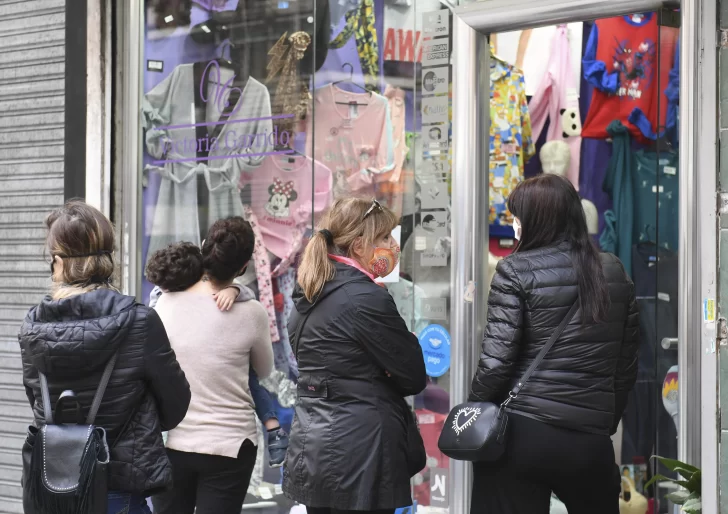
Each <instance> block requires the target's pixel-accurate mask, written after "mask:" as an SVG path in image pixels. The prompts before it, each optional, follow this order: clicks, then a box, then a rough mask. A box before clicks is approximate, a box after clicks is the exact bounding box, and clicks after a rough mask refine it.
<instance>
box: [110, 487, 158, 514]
mask: <svg viewBox="0 0 728 514" xmlns="http://www.w3.org/2000/svg"><path fill="white" fill-rule="evenodd" d="M107 512H108V514H152V511H151V510H149V506H148V505H147V500H146V499H145V498H144V497H143V496H139V495H136V494H131V493H115V492H113V491H109V502H108V504H107Z"/></svg>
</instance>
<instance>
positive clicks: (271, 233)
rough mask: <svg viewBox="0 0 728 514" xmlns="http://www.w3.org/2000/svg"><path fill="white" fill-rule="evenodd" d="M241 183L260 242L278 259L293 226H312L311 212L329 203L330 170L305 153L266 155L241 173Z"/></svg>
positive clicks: (285, 251)
mask: <svg viewBox="0 0 728 514" xmlns="http://www.w3.org/2000/svg"><path fill="white" fill-rule="evenodd" d="M244 186H250V198H251V201H250V207H251V209H252V211H253V213H254V214H255V216H256V218H257V222H258V227H259V229H260V234H261V237H262V242H263V245H264V246H265V248H266V249H267V250H268V251H269V252H271V253H272V254H273V255H275V256H276V257H279V258H281V259H283V258H284V257H285V256H287V255H288V253H289V252H290V247H291V240H292V236H293V233H294V232H295V231H296V230H297V228H298V227H300V226H303V227H305V226H307V225H312V221H313V220H312V214H319V213H321V212H323V211H325V210H326V209H327V208H328V206H329V204H330V203H331V186H332V177H331V170H330V169H329V168H327V167H326V166H324V165H323V164H321V163H320V162H319V161H314V160H312V159H311V158H310V157H306V156H300V155H299V156H282V155H271V156H268V157H266V159H265V160H264V161H263V163H262V164H261V165H260V167H259V168H257V169H256V170H255V171H251V172H247V173H243V174H242V175H241V177H240V187H241V188H242V187H244Z"/></svg>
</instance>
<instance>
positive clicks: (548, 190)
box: [470, 175, 639, 514]
mask: <svg viewBox="0 0 728 514" xmlns="http://www.w3.org/2000/svg"><path fill="white" fill-rule="evenodd" d="M508 207H509V210H510V211H511V213H512V214H513V216H514V218H515V221H514V229H515V232H516V238H517V239H519V243H518V247H517V248H516V250H515V252H514V253H513V255H510V256H509V257H506V258H505V259H503V261H501V262H500V263H499V264H498V267H497V270H496V275H495V277H494V278H493V282H492V285H491V291H490V297H489V298H488V324H487V327H486V330H485V337H484V340H483V353H482V355H481V357H480V362H479V363H478V370H477V371H476V374H475V377H474V378H473V384H472V391H471V395H470V396H471V400H473V401H489V402H500V401H503V400H504V399H505V398H506V397H507V396H508V391H509V390H510V389H511V388H512V387H513V386H515V385H516V383H517V381H518V379H519V378H520V377H521V376H522V375H523V373H524V372H525V371H526V369H527V368H528V366H529V365H530V364H531V362H533V359H534V358H535V357H536V355H537V354H538V352H539V350H540V349H541V348H542V346H543V345H544V344H545V343H546V341H547V340H548V339H549V336H550V335H551V334H552V333H553V331H554V330H555V329H556V327H558V325H559V324H560V323H561V321H562V320H563V318H564V317H565V316H566V313H567V312H568V311H569V309H570V307H571V306H572V304H573V303H574V302H575V301H577V302H579V309H578V311H577V312H576V315H575V316H574V318H573V319H572V320H571V322H570V323H569V324H568V325H567V327H566V329H565V330H564V332H563V333H562V335H561V337H559V339H558V340H557V341H556V343H555V344H554V346H553V347H552V348H551V350H550V351H549V352H548V353H547V354H546V356H545V358H544V360H543V361H542V362H541V364H540V365H539V366H538V368H537V369H536V371H535V373H534V374H533V375H532V377H531V379H530V380H529V381H528V382H527V383H526V384H525V386H524V387H523V389H522V390H521V392H520V394H519V395H518V397H517V398H515V399H514V400H513V401H512V402H511V403H510V405H509V412H510V416H509V427H508V428H509V434H508V442H507V448H506V451H505V454H504V456H503V457H502V458H501V459H500V460H499V461H497V462H496V463H476V464H475V465H474V482H475V483H474V487H473V497H472V503H471V512H472V513H480V512H483V513H488V514H511V513H515V514H534V513H540V512H544V513H546V512H548V508H549V500H550V496H551V493H552V491H553V492H554V493H555V494H556V495H557V496H558V497H559V499H560V500H561V501H563V502H564V503H565V504H566V507H567V508H568V510H569V512H573V513H577V514H578V513H582V512H589V513H590V514H600V513H604V514H617V513H618V512H619V506H618V496H619V489H620V478H619V475H618V472H617V471H616V468H615V459H614V449H613V446H612V442H611V440H610V435H611V434H613V433H614V432H615V431H616V428H617V425H618V423H619V420H620V418H621V416H622V413H623V411H624V408H625V405H626V402H627V394H628V393H629V391H630V389H632V386H633V385H634V382H635V378H636V375H637V347H638V332H639V315H638V312H637V304H636V302H635V294H634V286H633V284H632V282H631V281H630V279H629V277H628V276H627V275H626V273H625V271H624V268H623V267H622V263H621V262H620V261H619V259H617V258H616V257H615V256H614V255H611V254H605V253H602V254H599V253H598V251H597V249H596V247H595V246H594V244H593V243H592V241H591V239H590V236H589V234H588V231H587V227H586V220H585V218H584V212H583V210H582V206H581V201H580V199H579V195H578V194H577V192H576V191H575V190H574V187H573V186H572V185H571V184H570V183H569V182H568V181H567V180H566V179H564V178H562V177H559V176H556V175H540V176H538V177H535V178H533V179H530V180H526V181H524V182H522V183H521V184H519V185H518V187H516V188H515V190H514V191H513V193H511V196H510V198H509V199H508Z"/></svg>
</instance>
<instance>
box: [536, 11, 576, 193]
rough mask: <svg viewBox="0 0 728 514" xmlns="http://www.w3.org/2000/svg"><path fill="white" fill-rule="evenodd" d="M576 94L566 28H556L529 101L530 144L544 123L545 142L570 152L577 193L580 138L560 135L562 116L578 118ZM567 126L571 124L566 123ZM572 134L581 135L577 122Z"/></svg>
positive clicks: (569, 173) (570, 166)
mask: <svg viewBox="0 0 728 514" xmlns="http://www.w3.org/2000/svg"><path fill="white" fill-rule="evenodd" d="M578 92H579V90H578V89H577V85H576V82H575V80H574V73H573V68H572V67H571V47H570V46H569V33H568V27H567V26H566V25H559V26H558V28H557V30H556V32H555V33H554V38H553V41H552V43H551V56H550V59H549V65H548V69H547V71H546V74H545V75H544V77H543V80H542V81H541V84H539V87H538V90H537V91H536V93H535V94H534V95H533V98H531V101H530V102H529V104H528V108H529V110H530V112H531V127H532V129H533V140H534V141H537V140H538V138H539V136H540V135H541V132H542V131H543V128H544V126H545V125H546V120H547V119H548V120H549V130H548V134H547V137H546V141H564V142H565V143H566V144H567V145H569V149H570V150H571V162H570V164H569V170H568V175H567V177H566V178H568V179H569V180H570V181H571V183H572V184H573V185H574V187H575V188H576V189H577V190H578V189H579V164H580V163H581V136H580V135H573V136H569V135H567V134H566V133H565V132H564V129H563V124H562V112H564V111H566V112H565V113H564V114H565V115H566V116H570V115H572V114H575V119H578V118H579V96H578ZM569 124H570V125H571V123H569ZM573 130H574V132H575V133H578V134H581V120H580V119H579V121H578V123H574V125H573Z"/></svg>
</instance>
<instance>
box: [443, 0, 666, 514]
mask: <svg viewBox="0 0 728 514" xmlns="http://www.w3.org/2000/svg"><path fill="white" fill-rule="evenodd" d="M585 9H586V8H585ZM653 9H654V8H653ZM590 18H591V17H590ZM540 19H541V18H539V20H540ZM572 20H573V21H572ZM679 20H680V17H679V13H678V12H677V11H670V10H662V9H661V10H657V11H656V10H647V11H644V12H636V13H617V14H616V15H615V14H614V13H604V16H602V17H600V18H598V19H593V18H591V19H584V18H579V12H578V11H577V12H575V16H574V17H573V18H572V19H571V20H568V23H563V24H558V25H552V26H536V25H538V24H539V23H540V21H539V22H534V23H533V25H532V26H530V27H529V26H528V24H524V26H525V27H526V28H522V29H521V30H509V31H503V32H497V31H492V30H488V31H482V32H489V34H488V36H487V41H488V42H487V46H485V48H486V50H485V51H487V52H488V54H489V55H488V56H485V55H482V56H480V57H479V59H480V61H481V62H482V61H483V60H485V59H486V58H487V59H488V68H487V69H486V70H485V71H486V74H487V76H488V77H489V85H488V87H489V90H490V105H489V111H490V114H489V125H488V131H487V136H485V137H483V138H482V139H483V140H486V137H487V141H488V142H489V148H488V155H487V161H485V162H486V163H487V164H486V166H484V167H483V168H485V169H488V171H489V176H488V185H487V190H488V195H487V196H488V198H487V199H486V198H483V199H482V201H483V202H486V201H487V206H488V210H487V214H486V216H487V223H488V230H487V233H488V238H487V239H488V241H487V247H486V248H484V252H485V253H484V254H483V255H480V256H478V257H474V259H475V260H478V261H479V262H481V263H482V264H483V265H484V266H485V265H487V270H488V273H487V277H486V281H487V285H489V283H490V280H489V278H490V277H492V274H493V272H494V269H495V265H496V264H497V262H498V261H499V260H500V259H502V258H504V257H505V256H507V255H509V254H510V253H511V252H512V250H513V248H514V247H515V243H516V241H515V240H514V234H513V230H512V228H511V224H512V221H513V220H512V215H511V213H510V212H509V210H508V206H507V200H508V196H509V194H510V192H511V191H512V190H513V188H514V187H515V186H516V185H517V184H518V183H519V182H520V181H522V180H524V179H526V178H529V177H532V176H536V175H538V174H540V173H555V174H560V175H563V176H565V177H566V178H568V179H569V180H570V181H571V182H572V183H573V184H574V186H575V187H576V188H577V189H578V191H579V194H580V196H581V198H582V205H583V208H584V213H585V217H586V220H587V225H588V227H589V230H590V233H591V234H592V236H593V238H594V242H595V243H596V244H597V245H599V247H600V248H601V249H602V250H603V251H608V252H611V253H615V254H616V255H617V256H618V257H619V258H620V259H621V260H622V262H623V263H624V265H625V268H626V270H627V272H628V274H629V275H630V277H631V278H632V280H633V281H634V283H635V287H636V295H637V301H638V303H639V306H640V309H641V322H640V338H639V353H638V355H639V356H638V361H637V381H636V384H635V387H634V389H633V391H632V392H631V394H630V398H629V402H628V406H627V408H626V410H625V412H624V415H623V418H622V422H621V424H620V428H619V430H618V432H617V434H615V435H614V437H613V443H614V448H615V461H616V463H617V464H619V466H620V472H621V473H622V475H623V477H624V480H623V483H624V485H625V487H624V491H623V497H624V498H625V500H627V501H629V500H630V498H632V497H634V498H638V497H639V496H644V497H646V498H647V501H648V502H649V503H650V504H652V506H653V507H652V509H653V512H656V513H667V512H672V509H673V506H672V504H671V503H670V502H669V501H667V499H666V498H665V496H666V494H667V493H669V492H671V490H670V489H669V488H667V487H665V486H663V485H658V486H651V487H645V483H646V482H647V481H648V480H649V478H650V477H651V476H652V475H653V474H654V473H657V472H659V473H662V474H667V470H666V469H663V468H662V467H661V466H657V465H656V463H655V461H654V460H653V459H651V457H652V456H653V455H661V456H664V457H670V458H676V457H677V431H676V430H677V420H678V414H679V413H678V411H679V408H678V399H677V391H678V390H677V387H678V384H677V351H676V349H677V339H676V338H677V334H678V332H677V323H678V322H677V300H678V276H677V273H678V256H677V255H678V254H677V252H678V242H679V234H678V200H679V196H678V195H679V191H678V177H679V173H680V171H679V165H678V161H679V141H678V132H679V123H678V119H677V118H678V106H679V79H680V77H679V57H678V56H679V39H680V38H679ZM458 45H459V43H458V42H456V43H455V46H454V52H455V56H454V61H455V62H456V63H457V65H456V67H455V70H454V71H453V76H454V77H455V81H457V80H458V79H460V80H463V79H462V78H461V77H462V76H463V74H465V73H466V69H467V68H468V66H469V63H470V62H471V60H470V59H467V58H463V59H462V60H461V59H460V57H459V55H458V54H457V52H458V51H459V50H461V46H458ZM488 47H489V48H488ZM461 62H462V63H463V65H462V68H461V67H460V66H461V64H460V63H461ZM455 89H456V90H457V86H455ZM475 103H476V102H474V105H475ZM455 112H456V113H457V114H462V111H460V110H457V109H456V110H455ZM553 113H557V114H556V116H554V114H553ZM467 126H468V125H467V123H463V122H462V121H459V120H457V119H454V120H453V127H454V129H453V132H454V134H453V139H457V138H458V137H467V135H463V131H464V130H465V128H466V127H467ZM454 146H455V147H456V148H458V147H457V145H456V144H455V145H454ZM459 158H460V155H459V154H457V155H456V156H455V161H456V162H462V161H460V160H459ZM478 162H482V161H478ZM483 168H480V169H483ZM457 169H458V171H461V172H466V171H465V170H461V168H460V166H459V165H458V166H457ZM461 193H462V192H461V191H458V190H455V188H454V190H453V193H452V194H453V197H454V198H458V199H459V198H460V196H459V194H461ZM453 213H458V214H460V213H461V211H459V210H458V209H457V208H456V206H455V204H453ZM453 218H454V219H453V226H454V227H455V226H457V225H458V222H459V221H460V220H458V219H457V218H456V217H455V214H454V215H453ZM459 244H460V241H458V240H455V239H454V240H453V246H455V247H457V246H458V245H459ZM456 275H457V273H453V276H454V277H455V276H456ZM454 280H455V279H454ZM454 283H455V282H454ZM456 292H457V291H455V290H454V291H453V294H455V293H456ZM461 299H462V298H458V300H461ZM453 302H455V300H453ZM473 316H474V317H476V318H479V319H480V322H481V323H484V320H485V306H483V308H482V309H479V310H478V312H476V313H474V314H473ZM473 323H475V324H477V323H478V320H477V319H476V320H475V321H473ZM453 330H454V331H457V328H453ZM473 344H474V345H476V346H479V344H480V341H479V340H478V341H474V342H473ZM460 351H461V352H462V351H464V350H462V348H461V350H460ZM478 353H479V348H478V349H476V350H475V351H474V352H473V351H472V350H470V352H469V353H468V352H467V351H465V354H466V355H468V359H469V360H472V359H473V358H474V359H475V361H474V362H459V361H458V363H457V364H456V363H454V364H453V368H455V367H456V366H457V365H459V366H461V367H462V368H465V369H467V368H468V367H471V369H472V367H474V366H475V363H476V362H477V355H478ZM457 359H461V357H459V356H458V355H455V354H453V361H456V360H457ZM462 375H463V376H460V375H459V378H460V379H462V380H463V381H468V379H469V377H467V376H465V375H468V374H467V373H464V374H462ZM470 376H472V375H470ZM468 387H469V382H468V383H467V384H466V383H463V384H460V383H458V384H452V388H453V389H454V390H459V391H461V393H462V391H463V390H467V388H468ZM451 397H452V396H451ZM460 398H462V396H460ZM458 401H461V399H458ZM459 465H460V464H459V463H454V464H453V465H452V466H451V469H450V472H451V474H454V475H456V477H457V479H460V480H470V476H469V474H468V472H467V471H462V472H459V471H458V470H459V469H460V468H459ZM450 486H451V487H452V488H453V490H457V491H458V492H466V491H469V490H468V488H467V486H463V485H462V484H458V483H453V484H450ZM451 496H452V495H451ZM468 505H469V504H468V502H467V501H466V502H455V504H453V503H452V502H451V504H450V510H451V511H452V512H460V511H463V512H465V511H467V506H468ZM559 509H563V505H562V504H561V503H560V501H559V499H558V498H557V497H556V496H554V497H553V498H552V512H562V511H563V510H559Z"/></svg>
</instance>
